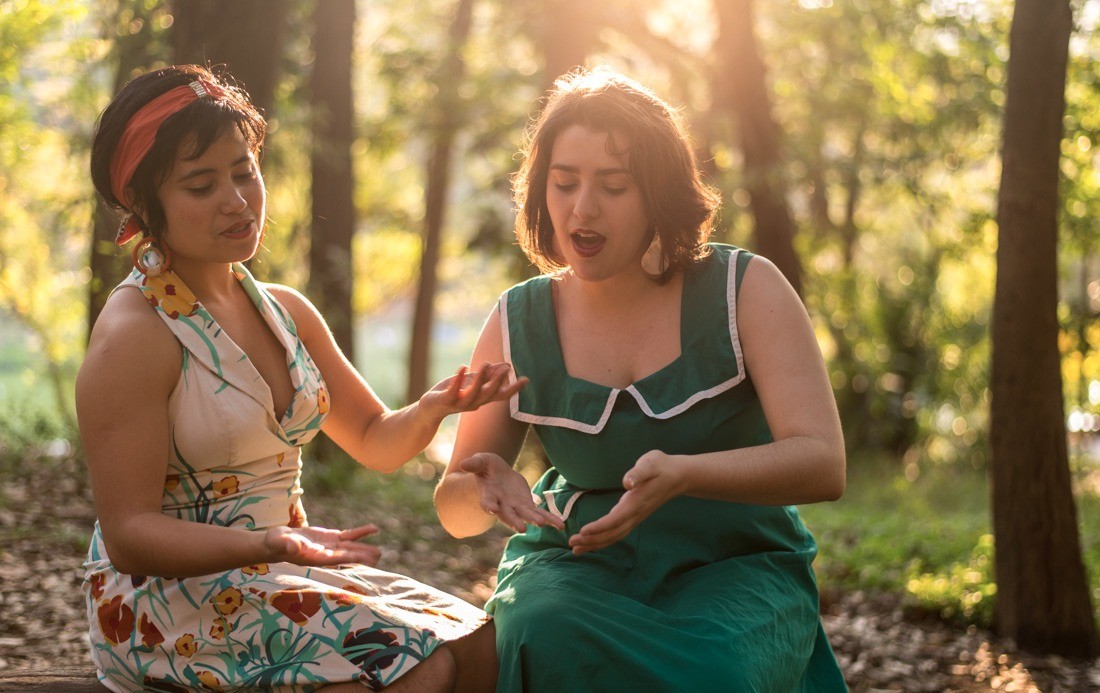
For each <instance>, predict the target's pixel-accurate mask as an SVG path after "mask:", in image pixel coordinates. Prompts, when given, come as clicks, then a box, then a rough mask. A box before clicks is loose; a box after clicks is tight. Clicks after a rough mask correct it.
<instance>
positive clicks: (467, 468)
mask: <svg viewBox="0 0 1100 693" xmlns="http://www.w3.org/2000/svg"><path fill="white" fill-rule="evenodd" d="M459 469H461V470H462V471H464V472H467V473H469V474H472V475H474V478H475V479H477V490H478V501H479V502H480V504H481V509H482V510H484V511H485V512H486V513H488V514H490V515H493V516H494V517H496V518H497V519H498V520H500V521H501V522H502V523H504V524H505V525H506V526H508V527H509V528H511V529H513V530H515V531H516V532H526V531H527V525H529V524H531V525H538V526H540V527H541V526H544V525H550V526H551V527H556V528H558V529H565V524H564V523H563V522H562V521H561V518H559V517H558V516H556V515H554V514H553V513H551V512H549V511H548V510H543V509H542V508H540V507H538V505H537V502H538V497H537V496H535V494H533V493H531V489H530V487H528V486H527V480H526V479H524V478H523V475H522V474H520V473H519V472H517V471H516V470H514V469H512V467H511V465H509V464H508V463H507V462H505V461H504V459H503V458H502V457H501V456H500V455H496V454H493V453H491V452H479V453H477V454H476V455H473V456H471V457H467V458H466V459H464V460H462V462H461V463H460V464H459Z"/></svg>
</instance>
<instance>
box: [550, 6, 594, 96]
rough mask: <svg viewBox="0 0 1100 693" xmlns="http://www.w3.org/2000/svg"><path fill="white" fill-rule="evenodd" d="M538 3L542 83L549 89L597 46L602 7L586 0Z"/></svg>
mask: <svg viewBox="0 0 1100 693" xmlns="http://www.w3.org/2000/svg"><path fill="white" fill-rule="evenodd" d="M540 4H541V5H542V6H543V7H542V8H541V9H542V11H541V12H539V13H538V17H537V21H538V28H539V36H538V44H539V49H540V50H541V51H542V56H543V81H544V84H545V87H546V88H547V89H549V88H550V87H552V86H553V85H554V80H556V79H557V78H558V77H561V76H562V75H563V74H565V73H566V72H569V71H570V70H572V69H573V68H575V67H579V66H580V65H583V64H584V61H585V59H586V58H587V57H588V55H589V54H590V53H591V52H592V49H593V48H594V47H595V46H596V40H597V37H598V36H599V31H600V25H601V24H602V21H603V20H602V18H601V17H600V11H601V8H602V7H603V4H602V3H595V2H589V0H542V2H541V3H540Z"/></svg>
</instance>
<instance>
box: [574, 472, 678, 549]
mask: <svg viewBox="0 0 1100 693" xmlns="http://www.w3.org/2000/svg"><path fill="white" fill-rule="evenodd" d="M623 488H625V489H626V493H624V494H623V495H622V498H620V499H619V502H618V503H616V504H615V507H613V508H611V510H610V512H608V513H607V514H606V515H604V516H603V517H601V518H600V519H598V520H595V521H594V522H589V523H588V524H586V525H585V526H584V527H581V529H580V531H579V532H577V533H576V534H574V535H573V536H571V537H569V545H570V546H571V547H572V548H573V553H574V555H577V556H579V555H581V554H582V553H586V552H588V551H596V550H598V549H602V548H605V547H608V546H611V545H612V544H614V543H615V542H617V541H619V540H620V539H622V538H624V537H625V536H626V535H628V534H630V532H631V530H633V529H634V528H635V527H637V526H638V525H639V524H641V522H642V520H644V519H646V518H647V517H649V516H650V515H652V514H653V511H654V510H656V509H657V508H659V507H661V506H662V505H664V504H665V503H667V502H668V501H669V500H671V499H672V498H675V497H676V496H679V495H680V494H682V493H683V492H684V490H685V489H686V488H687V484H686V478H685V474H684V470H683V467H682V465H680V464H677V462H676V460H675V458H674V457H673V456H672V455H667V454H665V453H663V452H661V451H660V450H651V451H649V452H647V453H646V454H644V455H642V456H641V457H639V458H638V461H637V462H635V463H634V466H633V467H632V468H631V470H630V471H629V472H627V473H626V474H625V475H624V476H623Z"/></svg>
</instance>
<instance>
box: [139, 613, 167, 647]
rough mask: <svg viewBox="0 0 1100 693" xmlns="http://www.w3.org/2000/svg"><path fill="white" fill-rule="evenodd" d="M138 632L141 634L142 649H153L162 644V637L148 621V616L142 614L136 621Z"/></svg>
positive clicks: (154, 625) (157, 629)
mask: <svg viewBox="0 0 1100 693" xmlns="http://www.w3.org/2000/svg"><path fill="white" fill-rule="evenodd" d="M138 632H140V633H141V644H142V646H143V647H148V648H153V647H156V646H157V645H159V644H161V643H162V642H164V636H163V635H161V634H160V629H159V628H157V626H156V624H154V623H153V622H152V621H150V620H149V614H142V615H141V618H139V619H138Z"/></svg>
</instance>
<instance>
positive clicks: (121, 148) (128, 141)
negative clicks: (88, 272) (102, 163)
mask: <svg viewBox="0 0 1100 693" xmlns="http://www.w3.org/2000/svg"><path fill="white" fill-rule="evenodd" d="M228 96H229V94H228V93H227V92H226V91H225V90H224V89H222V88H221V87H219V86H218V85H216V84H212V83H211V82H208V81H206V80H205V79H199V80H196V81H194V82H191V83H190V84H188V85H187V86H180V87H176V88H175V89H169V90H168V91H166V92H164V93H163V94H161V95H160V96H158V97H157V98H155V99H153V100H152V101H150V102H149V103H147V104H145V105H144V106H142V107H141V108H140V109H138V112H137V113H135V114H134V115H133V117H132V118H130V122H129V123H127V124H126V129H125V130H124V131H123V133H122V137H121V138H120V139H119V142H118V147H116V148H115V153H114V156H113V157H112V158H111V192H112V193H114V195H115V199H116V200H118V201H119V203H120V204H122V206H123V207H126V208H127V209H128V210H129V205H130V204H131V202H130V200H128V199H127V198H126V188H128V187H129V186H130V179H131V178H133V176H134V171H136V170H137V167H138V165H139V164H141V161H142V159H144V158H145V155H146V154H148V153H149V150H150V149H152V148H153V142H154V140H156V138H157V130H159V129H160V126H161V124H162V123H163V122H164V121H165V120H167V119H168V117H169V116H171V115H173V114H175V113H178V112H179V111H181V110H183V108H184V107H185V106H187V105H189V104H191V103H192V102H194V101H197V100H198V99H201V98H212V99H217V100H221V99H224V98H226V97H228ZM129 211H131V212H132V211H133V210H129ZM139 233H141V227H139V226H138V222H137V219H136V218H135V217H134V216H133V214H131V215H130V216H129V217H128V218H127V219H126V221H125V223H124V224H123V225H122V226H120V227H119V229H118V236H116V237H115V243H117V244H119V245H122V244H123V243H125V242H126V241H128V240H130V239H131V238H133V237H134V236H136V235H137V234H139Z"/></svg>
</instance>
